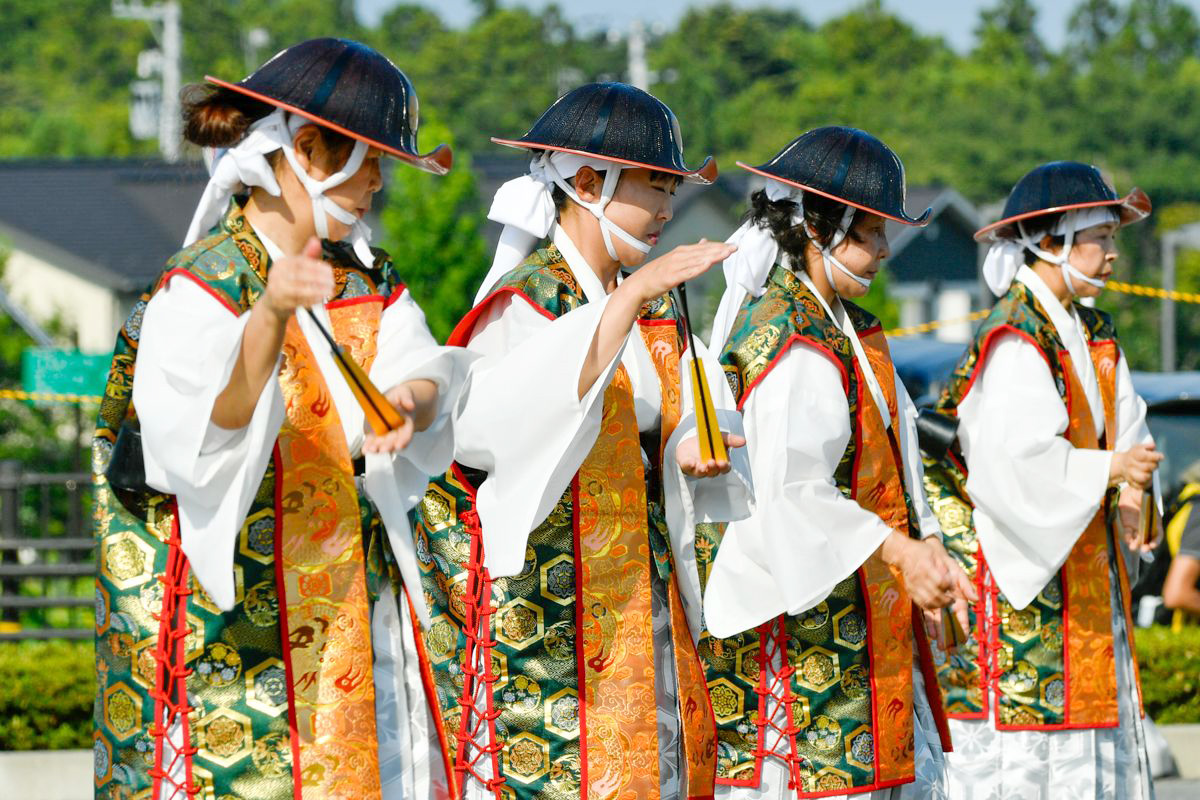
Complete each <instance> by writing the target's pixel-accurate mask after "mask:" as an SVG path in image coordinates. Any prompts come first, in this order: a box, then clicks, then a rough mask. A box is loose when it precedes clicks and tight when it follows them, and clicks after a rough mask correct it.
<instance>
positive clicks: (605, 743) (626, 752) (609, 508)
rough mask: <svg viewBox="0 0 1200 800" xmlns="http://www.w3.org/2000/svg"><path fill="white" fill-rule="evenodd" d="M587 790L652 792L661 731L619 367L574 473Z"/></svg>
mask: <svg viewBox="0 0 1200 800" xmlns="http://www.w3.org/2000/svg"><path fill="white" fill-rule="evenodd" d="M576 486H577V487H578V488H577V492H578V497H577V499H576V524H577V525H578V526H579V545H578V558H579V566H580V568H581V576H580V578H581V579H580V587H581V593H580V598H579V602H580V603H581V605H582V616H583V620H582V623H583V664H582V674H581V680H582V682H583V684H584V687H583V688H584V692H585V694H584V703H583V714H582V715H581V719H582V722H583V723H584V741H585V742H586V747H587V751H586V752H587V765H586V769H587V796H588V798H595V799H596V800H600V798H605V799H607V798H612V799H613V800H634V798H657V797H658V795H659V782H658V730H657V720H656V713H655V700H654V631H653V622H652V616H651V615H652V609H651V598H650V569H651V556H650V543H649V538H648V537H647V532H646V479H645V474H644V471H643V468H642V457H641V445H640V443H639V439H638V427H637V418H636V417H635V416H634V411H633V394H632V392H631V389H630V383H629V376H628V375H627V374H626V372H625V368H624V367H618V369H617V372H616V374H615V375H614V376H613V379H612V382H611V383H610V384H609V386H608V388H607V389H606V390H605V393H604V420H603V422H602V424H601V429H600V435H599V436H598V437H597V439H596V445H595V446H594V447H593V448H592V451H591V452H590V453H589V454H588V457H587V459H586V460H585V461H584V462H583V466H581V467H580V468H579V473H578V475H577V477H576Z"/></svg>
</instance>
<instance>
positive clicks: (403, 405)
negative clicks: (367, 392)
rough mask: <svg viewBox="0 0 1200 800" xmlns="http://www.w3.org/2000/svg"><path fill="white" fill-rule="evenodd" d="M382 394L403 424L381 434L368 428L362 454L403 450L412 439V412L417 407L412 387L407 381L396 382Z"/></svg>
mask: <svg viewBox="0 0 1200 800" xmlns="http://www.w3.org/2000/svg"><path fill="white" fill-rule="evenodd" d="M383 396H384V397H386V398H387V400H388V402H389V403H391V404H392V407H393V408H395V409H396V410H397V411H399V412H400V415H401V416H402V417H404V424H403V425H401V426H400V427H399V428H396V429H395V430H390V431H388V432H387V433H385V434H383V435H382V436H380V435H379V434H376V433H374V432H371V431H370V430H368V431H367V435H366V437H365V438H364V439H363V446H362V451H363V453H364V454H365V453H395V452H397V451H400V450H403V449H404V448H405V447H407V446H408V443H409V442H411V441H412V437H413V431H414V428H415V426H414V425H413V413H414V412H415V411H416V408H417V401H416V398H415V397H414V396H413V390H412V387H411V386H409V385H408V384H407V383H401V384H397V385H396V386H393V387H392V388H391V389H388V390H387V391H386V392H384V393H383Z"/></svg>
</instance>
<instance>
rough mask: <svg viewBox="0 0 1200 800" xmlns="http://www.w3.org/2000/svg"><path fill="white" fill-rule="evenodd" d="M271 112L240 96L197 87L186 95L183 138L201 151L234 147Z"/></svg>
mask: <svg viewBox="0 0 1200 800" xmlns="http://www.w3.org/2000/svg"><path fill="white" fill-rule="evenodd" d="M270 111H271V106H270V105H268V104H267V103H263V102H260V101H258V100H255V99H253V98H251V97H247V96H246V95H244V94H241V93H239V92H231V91H229V90H228V89H214V88H212V87H210V86H205V85H203V84H193V85H191V86H188V87H187V88H185V89H184V91H183V138H184V139H186V140H188V141H189V142H191V143H192V144H195V145H199V146H200V147H231V146H233V145H235V144H237V143H238V142H240V141H241V140H242V137H244V136H245V135H246V131H247V130H248V129H249V128H250V126H251V125H253V124H254V123H255V122H256V121H257V120H259V119H261V118H262V117H265V116H266V115H267V114H268V113H270Z"/></svg>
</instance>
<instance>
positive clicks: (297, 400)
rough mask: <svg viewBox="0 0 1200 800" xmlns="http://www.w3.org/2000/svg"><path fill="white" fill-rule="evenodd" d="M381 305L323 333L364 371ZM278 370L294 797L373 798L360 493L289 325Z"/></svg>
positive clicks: (312, 369)
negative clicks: (283, 416) (295, 747)
mask: <svg viewBox="0 0 1200 800" xmlns="http://www.w3.org/2000/svg"><path fill="white" fill-rule="evenodd" d="M381 311H382V304H381V303H379V302H365V303H355V304H353V305H348V306H342V307H340V308H334V309H331V310H330V317H331V320H332V323H333V334H334V336H335V337H336V338H337V339H338V340H339V341H341V342H344V343H346V345H347V350H348V351H349V352H350V353H351V354H352V355H353V356H354V357H355V358H356V359H357V360H358V361H359V363H360V364H362V365H363V367H364V369H369V368H370V363H371V361H372V360H373V359H374V356H375V347H376V335H377V333H378V330H379V318H380V314H381ZM283 353H284V361H283V367H282V369H281V372H280V384H281V386H282V387H283V394H284V400H285V403H286V406H287V420H286V422H285V423H284V426H283V429H282V430H281V431H280V434H279V456H280V461H281V465H280V466H281V470H280V472H279V490H278V491H279V508H280V512H281V515H282V535H281V537H280V540H281V552H280V553H279V559H280V564H281V566H280V570H281V573H282V581H281V591H283V592H284V595H285V596H283V597H281V598H280V606H281V607H283V608H286V609H287V617H286V618H287V631H288V639H289V642H288V645H289V646H288V659H289V662H290V664H289V668H290V670H289V677H290V680H291V691H292V693H293V695H294V697H295V702H294V707H295V724H296V733H297V738H298V740H299V752H298V757H299V763H298V769H297V770H296V775H297V779H298V782H299V784H300V790H301V796H302V797H304V798H322V799H324V798H373V797H379V795H380V783H379V764H378V740H377V737H376V731H375V685H374V682H373V680H372V671H371V660H372V651H371V631H370V622H369V619H368V603H367V586H366V576H365V572H364V561H363V550H362V528H361V522H360V518H359V507H358V495H357V493H356V491H355V487H354V479H353V469H352V467H351V463H350V453H349V450H348V449H347V447H346V437H345V435H344V433H343V432H342V424H341V420H340V419H339V418H338V414H337V410H336V409H335V408H334V406H333V402H332V398H331V396H330V393H329V388H328V386H327V385H326V383H325V381H324V379H323V377H322V375H321V373H320V371H319V370H318V368H317V365H316V362H315V360H314V357H313V353H312V350H311V349H310V348H309V346H308V342H307V341H306V340H305V338H304V336H303V334H302V333H301V332H300V328H299V326H298V325H297V323H296V320H295V319H294V318H293V319H292V320H291V321H289V322H288V327H287V334H286V336H285V338H284V346H283Z"/></svg>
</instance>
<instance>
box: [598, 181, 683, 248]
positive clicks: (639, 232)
mask: <svg viewBox="0 0 1200 800" xmlns="http://www.w3.org/2000/svg"><path fill="white" fill-rule="evenodd" d="M580 171H581V172H582V170H580ZM597 177H598V178H599V183H597V185H596V188H595V191H596V195H597V198H596V199H599V193H600V187H601V186H602V185H603V180H604V179H603V177H601V176H597ZM678 185H679V178H677V177H675V176H674V175H667V174H664V173H661V172H651V171H650V170H648V169H641V168H637V169H634V168H627V169H623V170H621V179H620V180H619V181H618V182H617V191H616V192H615V193H614V194H613V198H612V200H610V201H609V203H608V205H607V206H605V207H604V215H605V216H606V217H608V218H609V219H610V220H612V222H613V223H614V224H615V225H616V226H617V227H619V228H621V229H622V230H624V231H625V232H627V233H629V234H630V235H631V236H633V237H634V238H635V239H640V240H641V241H643V242H645V243H646V244H648V245H651V246H653V245H655V244H658V237H659V236H660V235H661V234H662V229H663V226H664V225H666V224H667V222H669V221H670V219H671V217H672V216H674V212H673V211H672V208H671V204H672V201H673V199H674V197H675V187H676V186H678ZM580 196H581V197H583V195H582V194H581V195H580ZM584 199H589V200H590V198H586V197H585V198H584ZM612 242H613V247H614V248H616V251H617V260H618V261H619V262H621V266H624V267H636V266H638V265H640V264H641V263H642V262H643V261H645V260H646V254H645V253H643V252H642V251H640V250H638V249H637V248H636V247H632V246H630V245H629V244H628V243H626V242H625V241H624V240H623V239H622V238H621V237H619V236H613V237H612Z"/></svg>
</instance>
